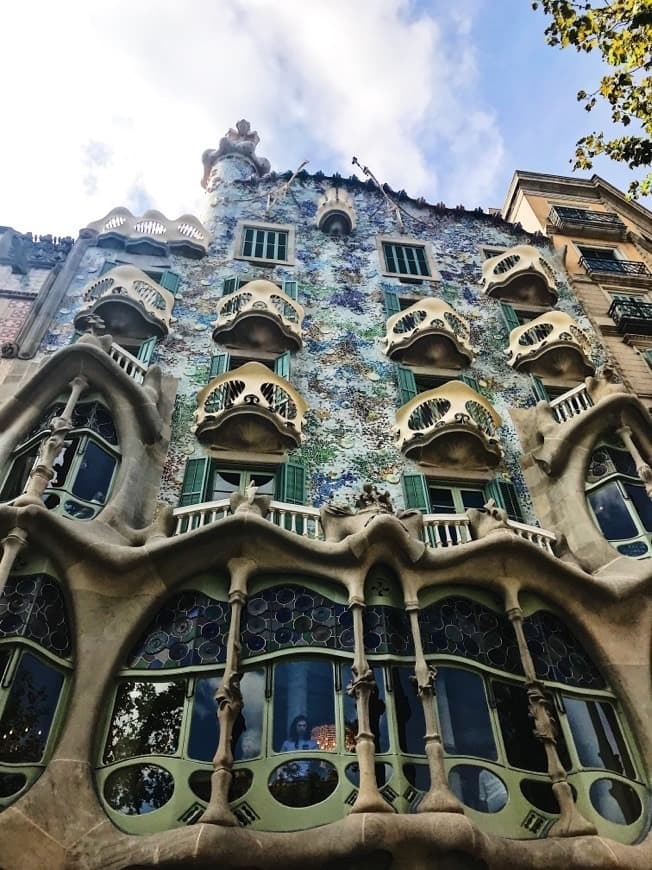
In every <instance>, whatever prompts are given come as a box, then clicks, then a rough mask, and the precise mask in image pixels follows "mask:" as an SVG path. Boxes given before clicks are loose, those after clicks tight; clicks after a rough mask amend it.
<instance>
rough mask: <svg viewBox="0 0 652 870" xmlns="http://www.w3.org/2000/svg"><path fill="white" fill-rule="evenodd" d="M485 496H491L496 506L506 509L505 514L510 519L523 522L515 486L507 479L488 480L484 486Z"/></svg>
mask: <svg viewBox="0 0 652 870" xmlns="http://www.w3.org/2000/svg"><path fill="white" fill-rule="evenodd" d="M485 491H486V494H487V498H493V500H494V501H495V502H496V504H497V505H498V507H501V508H504V510H506V511H507V516H508V517H509V518H510V520H515V521H516V522H517V523H522V522H523V512H522V510H521V504H520V502H519V500H518V496H517V495H516V487H515V486H514V484H513V483H512V482H511V481H509V480H501V479H496V480H490V481H489V483H488V484H487V485H486V487H485Z"/></svg>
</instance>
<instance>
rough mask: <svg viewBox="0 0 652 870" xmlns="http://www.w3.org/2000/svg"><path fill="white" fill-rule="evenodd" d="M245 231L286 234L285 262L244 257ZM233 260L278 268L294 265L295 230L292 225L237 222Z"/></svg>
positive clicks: (266, 258)
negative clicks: (272, 265) (268, 264)
mask: <svg viewBox="0 0 652 870" xmlns="http://www.w3.org/2000/svg"><path fill="white" fill-rule="evenodd" d="M247 229H253V230H271V231H272V232H281V233H287V251H286V258H285V260H277V259H273V258H272V259H270V258H268V257H245V256H244V254H243V252H242V251H243V245H244V233H245V230H247ZM233 259H234V260H245V261H246V262H247V263H261V264H263V263H270V264H274V265H278V266H295V265H296V228H295V226H294V224H270V223H264V222H261V221H238V223H237V224H236V228H235V242H234V252H233Z"/></svg>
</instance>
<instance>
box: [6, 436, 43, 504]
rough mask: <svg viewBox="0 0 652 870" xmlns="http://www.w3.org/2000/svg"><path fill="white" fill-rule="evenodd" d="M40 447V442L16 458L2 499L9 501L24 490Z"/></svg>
mask: <svg viewBox="0 0 652 870" xmlns="http://www.w3.org/2000/svg"><path fill="white" fill-rule="evenodd" d="M39 447H40V444H36V445H35V446H34V447H30V449H29V450H27V451H26V452H25V453H22V454H21V455H20V456H17V457H16V458H15V459H14V461H13V464H12V466H11V470H10V472H9V474H8V476H7V480H6V481H5V485H4V486H3V487H2V495H0V500H2V501H9V499H12V498H16V497H17V496H19V495H20V494H21V493H22V492H23V491H24V489H25V487H26V485H27V479H28V478H29V473H30V471H31V470H32V468H33V466H34V463H35V462H36V457H37V456H38V450H39Z"/></svg>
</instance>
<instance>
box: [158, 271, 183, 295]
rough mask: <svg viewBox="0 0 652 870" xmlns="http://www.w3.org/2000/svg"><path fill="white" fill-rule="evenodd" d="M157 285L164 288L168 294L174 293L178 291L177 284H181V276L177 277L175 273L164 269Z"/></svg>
mask: <svg viewBox="0 0 652 870" xmlns="http://www.w3.org/2000/svg"><path fill="white" fill-rule="evenodd" d="M158 283H159V284H160V285H161V287H165V289H166V290H169V291H170V293H176V292H177V290H178V289H179V284H180V283H181V276H180V275H177V273H176V272H171V271H170V270H169V269H166V271H165V272H163V274H162V275H161V277H160V278H159V279H158Z"/></svg>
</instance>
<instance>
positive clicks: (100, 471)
mask: <svg viewBox="0 0 652 870" xmlns="http://www.w3.org/2000/svg"><path fill="white" fill-rule="evenodd" d="M63 409H64V405H63V404H56V405H53V406H52V407H51V408H50V409H49V410H48V411H47V413H46V414H45V415H44V416H43V417H42V418H41V420H40V421H39V422H38V423H37V425H36V426H35V427H34V429H32V431H31V432H30V433H29V435H28V436H27V437H26V438H25V440H24V441H23V442H22V443H21V444H19V445H18V447H16V449H15V450H14V451H13V453H12V455H11V459H10V463H9V467H8V469H7V472H6V474H5V476H4V481H3V484H2V489H1V490H0V501H10V500H11V499H14V498H16V497H17V496H19V495H20V494H21V493H22V492H23V491H24V489H25V486H26V485H27V481H28V479H29V475H30V472H31V470H32V468H33V467H34V463H35V462H36V460H37V457H38V454H39V450H40V448H41V444H42V442H43V441H45V439H46V438H48V437H49V435H50V433H51V423H52V419H53V418H54V417H57V416H59V415H60V414H61V413H62V411H63ZM72 422H73V429H72V430H71V431H70V432H69V433H68V436H67V438H66V440H65V443H64V446H63V449H62V450H61V452H60V453H59V455H58V456H57V458H56V459H55V461H54V477H53V478H52V480H51V481H50V484H49V486H48V488H47V490H46V493H45V496H44V503H45V505H46V507H47V508H49V509H50V510H55V511H56V512H57V513H60V514H62V515H63V516H65V517H71V518H74V519H78V520H89V519H92V518H93V517H95V516H97V514H99V513H100V511H101V510H102V508H103V507H104V505H105V504H106V502H107V500H108V499H109V496H110V494H111V488H112V486H113V483H114V480H115V478H116V474H117V469H118V465H119V462H120V452H119V448H118V436H117V432H116V429H115V425H114V423H113V419H112V417H111V415H110V414H109V412H108V411H107V409H106V408H105V407H104V406H103V405H101V404H100V403H99V402H96V401H90V402H80V403H79V404H78V405H77V406H76V407H75V409H74V411H73V414H72Z"/></svg>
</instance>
